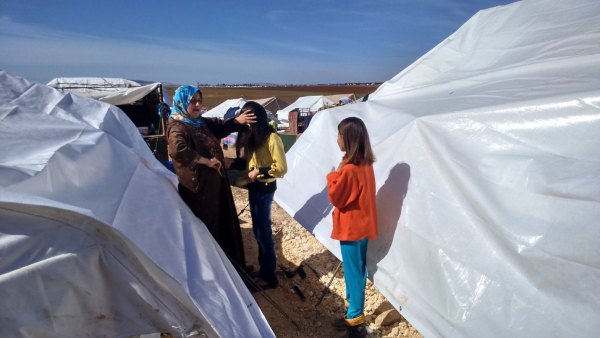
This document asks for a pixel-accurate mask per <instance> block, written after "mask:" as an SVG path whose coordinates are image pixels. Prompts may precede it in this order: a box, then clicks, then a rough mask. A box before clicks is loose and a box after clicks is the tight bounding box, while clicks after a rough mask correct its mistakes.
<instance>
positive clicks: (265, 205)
mask: <svg viewBox="0 0 600 338" xmlns="http://www.w3.org/2000/svg"><path fill="white" fill-rule="evenodd" d="M274 195H275V194H274V193H270V194H265V193H263V192H260V191H252V190H248V201H249V202H250V214H251V215H252V232H254V237H255V238H256V242H258V264H260V275H261V278H262V279H263V280H264V281H265V282H267V283H271V282H273V281H275V280H276V279H277V276H276V275H275V268H276V266H277V260H276V258H275V245H274V244H273V231H272V230H271V204H273V196H274Z"/></svg>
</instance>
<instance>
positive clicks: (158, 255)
mask: <svg viewBox="0 0 600 338" xmlns="http://www.w3.org/2000/svg"><path fill="white" fill-rule="evenodd" d="M176 185H177V179H176V177H175V176H174V175H173V174H171V173H170V172H169V171H168V170H167V169H166V168H164V167H163V166H162V165H161V164H160V163H158V162H157V161H156V160H155V159H154V157H153V155H152V153H151V152H150V150H149V149H148V147H147V146H146V144H145V143H144V141H143V140H142V138H141V136H140V135H139V133H138V131H137V129H136V128H135V126H134V125H133V123H132V122H131V121H130V120H129V119H128V118H127V117H126V116H125V115H124V113H123V112H122V111H121V110H119V109H117V108H116V107H114V106H111V105H109V104H106V103H102V102H99V101H96V100H90V99H86V98H82V97H79V96H76V95H72V94H69V93H62V92H60V91H58V90H55V89H52V88H50V87H47V86H44V85H39V84H34V83H31V82H28V81H27V80H24V79H21V78H16V77H12V76H10V75H8V74H6V73H5V72H1V71H0V219H1V220H2V221H1V222H0V257H1V259H0V299H2V305H3V306H0V336H3V337H9V336H10V337H15V336H26V337H28V336H44V337H66V336H71V337H80V336H86V335H89V334H93V335H94V336H111V337H127V336H130V335H138V334H145V333H153V332H170V333H172V334H174V335H175V336H180V337H184V336H188V335H192V336H194V335H202V334H203V333H204V334H206V335H208V336H209V337H218V336H220V337H248V336H255V337H259V336H267V337H273V336H274V335H273V332H272V330H271V329H270V327H269V325H268V324H267V322H266V320H265V318H264V316H263V315H262V313H261V312H260V309H259V308H258V306H257V304H256V302H255V301H254V299H253V298H252V296H251V295H250V294H249V292H248V290H247V289H246V287H245V286H244V284H243V283H242V281H241V280H240V278H239V276H238V274H237V273H236V272H235V270H234V269H233V267H232V266H231V264H230V263H229V261H228V260H227V258H226V257H225V255H224V253H223V252H222V251H221V249H220V248H219V247H218V245H217V244H216V243H215V241H214V240H213V239H212V236H211V235H210V233H209V232H208V230H207V229H206V228H205V227H204V225H203V224H202V223H201V222H200V221H199V220H198V219H197V218H196V217H195V216H194V215H193V213H192V212H191V211H190V210H189V208H188V207H187V206H186V205H185V203H184V202H183V201H182V200H181V199H180V198H179V195H178V193H177V191H176Z"/></svg>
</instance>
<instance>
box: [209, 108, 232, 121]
mask: <svg viewBox="0 0 600 338" xmlns="http://www.w3.org/2000/svg"><path fill="white" fill-rule="evenodd" d="M239 111H240V108H239V107H231V108H229V109H227V112H226V113H225V115H224V116H223V118H224V119H232V118H234V117H235V114H236V113H237V112H239ZM207 117H208V116H207Z"/></svg>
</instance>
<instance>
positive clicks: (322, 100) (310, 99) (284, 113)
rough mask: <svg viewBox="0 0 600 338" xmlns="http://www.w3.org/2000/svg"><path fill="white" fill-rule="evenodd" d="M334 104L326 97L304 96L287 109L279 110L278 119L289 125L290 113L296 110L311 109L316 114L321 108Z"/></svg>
mask: <svg viewBox="0 0 600 338" xmlns="http://www.w3.org/2000/svg"><path fill="white" fill-rule="evenodd" d="M333 104H334V102H332V101H330V100H329V99H327V98H326V97H325V96H303V97H300V98H298V99H297V100H296V101H294V103H292V104H290V105H289V106H287V107H286V108H285V109H282V110H278V111H277V118H278V119H279V120H280V121H282V122H283V124H284V125H287V124H288V123H289V121H288V118H289V115H290V112H291V111H292V110H294V109H310V111H312V112H316V111H317V110H319V108H322V107H325V106H331V105H333Z"/></svg>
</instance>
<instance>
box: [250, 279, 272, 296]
mask: <svg viewBox="0 0 600 338" xmlns="http://www.w3.org/2000/svg"><path fill="white" fill-rule="evenodd" d="M255 284H256V285H258V286H259V287H260V289H262V290H269V289H275V288H277V287H278V286H279V280H278V279H277V278H275V279H274V280H273V281H272V282H270V283H267V282H265V281H264V280H263V279H262V278H261V277H256V278H254V283H252V288H251V289H250V291H252V292H255V291H259V289H258V288H257V287H256V285H255Z"/></svg>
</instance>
